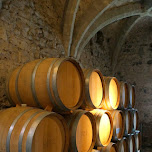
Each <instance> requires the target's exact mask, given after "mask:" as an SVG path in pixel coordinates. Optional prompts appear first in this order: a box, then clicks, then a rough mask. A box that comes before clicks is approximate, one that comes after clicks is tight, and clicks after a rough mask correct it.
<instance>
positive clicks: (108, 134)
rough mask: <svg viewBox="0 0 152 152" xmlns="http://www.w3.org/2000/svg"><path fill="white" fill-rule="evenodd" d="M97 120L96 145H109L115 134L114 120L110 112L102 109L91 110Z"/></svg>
mask: <svg viewBox="0 0 152 152" xmlns="http://www.w3.org/2000/svg"><path fill="white" fill-rule="evenodd" d="M90 112H91V113H92V114H93V115H94V117H95V121H96V131H97V132H96V133H97V134H96V144H95V145H96V146H97V147H98V146H107V145H108V144H109V143H110V141H111V138H112V134H113V121H112V117H111V114H110V112H108V111H105V110H100V109H95V110H92V111H90Z"/></svg>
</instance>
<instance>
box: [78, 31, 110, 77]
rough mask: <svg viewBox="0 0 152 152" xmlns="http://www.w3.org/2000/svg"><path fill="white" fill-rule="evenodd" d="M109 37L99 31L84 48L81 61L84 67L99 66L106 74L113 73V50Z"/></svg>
mask: <svg viewBox="0 0 152 152" xmlns="http://www.w3.org/2000/svg"><path fill="white" fill-rule="evenodd" d="M108 41H109V37H106V34H104V32H103V31H99V32H98V33H97V34H96V35H95V36H94V37H93V38H92V39H91V40H90V42H89V43H88V44H87V46H86V47H85V48H84V51H83V53H82V54H81V57H80V63H81V64H82V67H84V68H98V69H100V71H101V72H102V74H103V75H104V76H110V75H111V71H112V70H111V51H110V49H109V47H108Z"/></svg>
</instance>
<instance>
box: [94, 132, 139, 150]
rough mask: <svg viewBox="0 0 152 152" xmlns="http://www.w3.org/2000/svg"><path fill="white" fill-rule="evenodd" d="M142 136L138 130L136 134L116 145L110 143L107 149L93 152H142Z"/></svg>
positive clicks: (102, 148)
mask: <svg viewBox="0 0 152 152" xmlns="http://www.w3.org/2000/svg"><path fill="white" fill-rule="evenodd" d="M140 147H141V135H140V131H139V130H137V131H136V132H135V133H134V134H131V135H128V136H127V137H123V138H122V139H121V140H120V141H117V142H115V143H113V142H110V144H109V145H108V146H106V147H97V148H96V149H93V150H92V152H140Z"/></svg>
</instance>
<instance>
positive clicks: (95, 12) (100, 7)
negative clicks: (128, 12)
mask: <svg viewBox="0 0 152 152" xmlns="http://www.w3.org/2000/svg"><path fill="white" fill-rule="evenodd" d="M114 3H115V0H95V1H93V2H92V3H91V4H90V6H89V7H88V9H87V10H86V11H85V12H84V13H83V15H82V16H81V17H80V18H79V19H78V20H77V22H76V23H75V28H74V33H73V41H72V45H71V50H70V56H73V55H74V52H75V50H76V49H77V47H78V46H79V44H80V42H81V40H82V39H83V38H84V36H85V34H86V33H87V31H88V30H89V28H90V27H91V26H92V25H93V23H94V22H95V21H96V20H97V19H98V18H99V17H100V16H101V15H102V14H103V13H104V12H105V11H106V10H107V9H109V8H110V7H112V6H113V5H114ZM84 21H85V22H84Z"/></svg>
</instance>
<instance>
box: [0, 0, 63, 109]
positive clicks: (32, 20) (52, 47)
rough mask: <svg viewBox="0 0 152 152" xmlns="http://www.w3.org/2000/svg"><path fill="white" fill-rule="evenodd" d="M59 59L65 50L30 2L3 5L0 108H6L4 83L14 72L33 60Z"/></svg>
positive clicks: (19, 0)
mask: <svg viewBox="0 0 152 152" xmlns="http://www.w3.org/2000/svg"><path fill="white" fill-rule="evenodd" d="M62 56H64V48H63V46H62V43H61V41H60V39H59V38H58V36H57V33H56V31H55V30H54V29H53V28H52V27H51V25H48V24H47V22H45V21H44V20H43V18H41V17H40V16H39V13H38V12H36V11H35V8H34V5H33V3H32V2H31V1H29V0H13V1H9V0H7V1H6V2H4V3H3V7H2V9H1V10H0V107H1V108H2V107H5V106H9V103H8V102H7V98H6V93H5V83H6V79H7V77H8V75H9V73H11V71H12V70H13V69H15V68H16V67H18V66H20V65H22V64H25V63H27V62H29V61H32V60H34V59H39V58H44V57H62Z"/></svg>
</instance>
